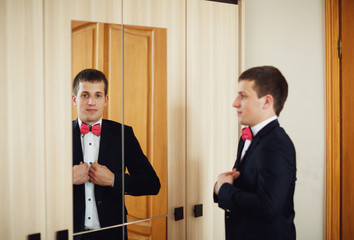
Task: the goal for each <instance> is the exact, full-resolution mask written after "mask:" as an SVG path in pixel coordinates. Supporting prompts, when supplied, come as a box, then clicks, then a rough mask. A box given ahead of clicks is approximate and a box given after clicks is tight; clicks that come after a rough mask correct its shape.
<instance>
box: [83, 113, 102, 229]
mask: <svg viewBox="0 0 354 240" xmlns="http://www.w3.org/2000/svg"><path fill="white" fill-rule="evenodd" d="M78 122H79V127H81V123H82V121H81V120H80V119H78ZM95 124H101V126H102V119H100V120H99V121H98V122H96V123H95ZM95 124H93V125H95ZM80 139H81V147H82V153H83V157H84V162H85V163H87V164H88V166H89V167H91V164H92V163H94V162H95V161H97V160H98V152H99V149H100V139H101V136H96V135H94V134H93V133H92V132H91V131H89V132H88V133H86V134H81V135H80ZM94 190H95V184H94V183H92V182H90V181H87V182H85V203H86V207H85V229H98V228H100V227H101V226H100V220H99V219H98V212H97V206H96V199H95V191H94Z"/></svg>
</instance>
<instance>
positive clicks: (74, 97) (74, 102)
mask: <svg viewBox="0 0 354 240" xmlns="http://www.w3.org/2000/svg"><path fill="white" fill-rule="evenodd" d="M71 98H72V100H73V104H74V106H77V103H76V96H75V95H74V94H73V95H72V97H71Z"/></svg>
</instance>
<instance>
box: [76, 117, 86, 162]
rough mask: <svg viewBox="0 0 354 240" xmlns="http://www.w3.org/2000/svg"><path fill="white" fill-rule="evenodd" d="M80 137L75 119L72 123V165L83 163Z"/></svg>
mask: <svg viewBox="0 0 354 240" xmlns="http://www.w3.org/2000/svg"><path fill="white" fill-rule="evenodd" d="M80 136H81V134H80V128H79V123H78V121H77V119H76V120H75V121H73V165H77V164H80V162H83V161H84V157H83V155H82V147H81V140H80Z"/></svg>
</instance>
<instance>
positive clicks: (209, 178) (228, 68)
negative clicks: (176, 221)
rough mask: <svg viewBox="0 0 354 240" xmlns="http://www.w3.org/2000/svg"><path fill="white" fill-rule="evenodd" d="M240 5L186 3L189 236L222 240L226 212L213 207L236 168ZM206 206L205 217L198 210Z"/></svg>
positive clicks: (197, 1) (187, 214) (204, 209)
mask: <svg viewBox="0 0 354 240" xmlns="http://www.w3.org/2000/svg"><path fill="white" fill-rule="evenodd" d="M237 77H238V6H237V5H232V4H225V3H215V2H210V1H203V0H191V1H187V86H186V87H187V88H186V89H187V104H186V106H187V144H186V146H187V159H186V162H187V164H186V169H187V174H186V175H187V180H186V181H187V183H188V184H187V186H186V191H187V193H186V194H187V203H186V217H187V236H186V238H185V239H223V238H224V235H225V234H224V211H223V210H222V209H219V208H218V207H217V204H215V203H214V202H213V198H212V193H213V186H214V184H215V181H216V179H217V176H218V174H219V173H221V172H225V171H229V170H231V169H232V167H233V165H234V162H235V159H236V150H237V141H238V132H237V131H238V122H237V118H236V111H235V109H233V108H232V102H233V101H234V98H235V96H236V92H237V89H236V87H237ZM196 204H203V217H199V218H194V216H193V206H194V205H196Z"/></svg>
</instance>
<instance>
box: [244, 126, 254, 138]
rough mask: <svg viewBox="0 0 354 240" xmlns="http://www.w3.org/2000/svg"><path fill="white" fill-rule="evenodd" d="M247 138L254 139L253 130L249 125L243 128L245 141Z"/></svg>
mask: <svg viewBox="0 0 354 240" xmlns="http://www.w3.org/2000/svg"><path fill="white" fill-rule="evenodd" d="M246 139H247V140H250V141H252V131H251V128H249V127H248V128H244V129H242V140H243V141H245V140H246Z"/></svg>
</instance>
